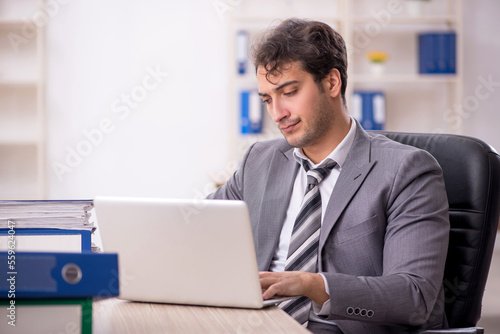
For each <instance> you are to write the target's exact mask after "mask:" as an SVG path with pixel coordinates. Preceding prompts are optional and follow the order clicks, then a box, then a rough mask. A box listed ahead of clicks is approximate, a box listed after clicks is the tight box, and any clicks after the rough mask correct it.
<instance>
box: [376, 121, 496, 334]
mask: <svg viewBox="0 0 500 334" xmlns="http://www.w3.org/2000/svg"><path fill="white" fill-rule="evenodd" d="M370 132H371V133H373V134H376V133H379V134H383V135H385V136H386V137H388V138H390V139H392V140H395V141H397V142H400V143H403V144H407V145H411V146H415V147H418V148H421V149H424V150H426V151H428V152H429V153H431V154H432V155H433V156H434V157H435V158H436V160H437V161H438V163H439V164H440V165H441V168H442V169H443V175H444V181H445V186H446V192H447V194H448V202H449V206H450V225H451V231H450V244H449V247H448V256H447V258H446V268H445V274H444V288H445V312H446V316H447V318H448V323H449V326H450V329H443V330H427V331H424V332H422V333H425V334H434V333H435V334H437V333H456V334H465V333H475V334H478V333H484V329H483V328H481V327H475V326H476V324H477V322H478V320H479V318H480V316H481V302H482V299H483V293H484V288H485V285H486V279H487V277H488V271H489V269H490V263H491V257H492V255H493V248H494V244H495V237H496V232H497V226H498V220H499V212H500V156H499V155H498V153H497V152H496V151H495V150H494V149H493V148H492V147H491V146H489V145H488V144H486V143H484V142H483V141H481V140H479V139H476V138H472V137H466V136H459V135H451V134H423V133H398V132H388V131H370Z"/></svg>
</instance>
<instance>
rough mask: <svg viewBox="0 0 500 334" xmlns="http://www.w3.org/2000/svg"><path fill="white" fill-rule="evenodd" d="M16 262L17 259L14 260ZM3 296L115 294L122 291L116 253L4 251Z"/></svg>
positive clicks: (0, 283)
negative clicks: (120, 289)
mask: <svg viewBox="0 0 500 334" xmlns="http://www.w3.org/2000/svg"><path fill="white" fill-rule="evenodd" d="M12 261H13V262H12ZM0 263H4V264H5V265H4V270H1V271H0V299H27V298H86V297H112V296H118V294H119V280H118V255H117V254H114V253H29V252H26V253H23V252H20V253H17V252H16V253H13V252H10V253H7V252H1V253H0Z"/></svg>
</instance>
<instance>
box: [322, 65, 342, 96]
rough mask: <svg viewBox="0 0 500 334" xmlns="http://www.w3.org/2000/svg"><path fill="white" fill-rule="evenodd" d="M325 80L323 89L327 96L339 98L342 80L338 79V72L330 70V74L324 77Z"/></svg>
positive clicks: (334, 69)
mask: <svg viewBox="0 0 500 334" xmlns="http://www.w3.org/2000/svg"><path fill="white" fill-rule="evenodd" d="M325 80H326V82H325V89H326V91H327V92H328V93H329V95H330V96H331V97H333V98H335V97H337V96H339V95H340V90H341V87H342V79H341V78H340V72H339V70H337V69H336V68H332V70H331V71H330V73H328V74H327V75H326V77H325Z"/></svg>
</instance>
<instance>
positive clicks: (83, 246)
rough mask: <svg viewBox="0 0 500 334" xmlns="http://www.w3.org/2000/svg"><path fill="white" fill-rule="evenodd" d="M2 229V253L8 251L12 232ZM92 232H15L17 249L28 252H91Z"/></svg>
mask: <svg viewBox="0 0 500 334" xmlns="http://www.w3.org/2000/svg"><path fill="white" fill-rule="evenodd" d="M9 231H11V230H10V229H7V228H0V251H7V250H8V249H9V248H8V245H9V239H8V236H10V235H12V234H11V233H12V231H11V232H10V233H9ZM91 234H92V232H91V231H90V230H73V229H57V228H18V229H16V230H15V234H14V235H15V238H16V245H15V246H16V249H17V250H19V251H28V252H38V251H42V252H71V251H72V252H82V253H83V252H90V251H91V246H92V241H91ZM21 247H22V248H21Z"/></svg>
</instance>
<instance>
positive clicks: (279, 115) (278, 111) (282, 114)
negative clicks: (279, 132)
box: [269, 99, 290, 123]
mask: <svg viewBox="0 0 500 334" xmlns="http://www.w3.org/2000/svg"><path fill="white" fill-rule="evenodd" d="M269 113H270V114H271V117H272V118H273V121H274V122H275V123H279V122H280V121H281V120H283V119H285V118H286V117H288V116H289V114H290V113H289V112H288V110H287V108H286V107H285V106H284V105H283V103H281V102H280V101H279V100H277V99H275V100H273V102H272V104H271V106H270V108H269Z"/></svg>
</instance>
